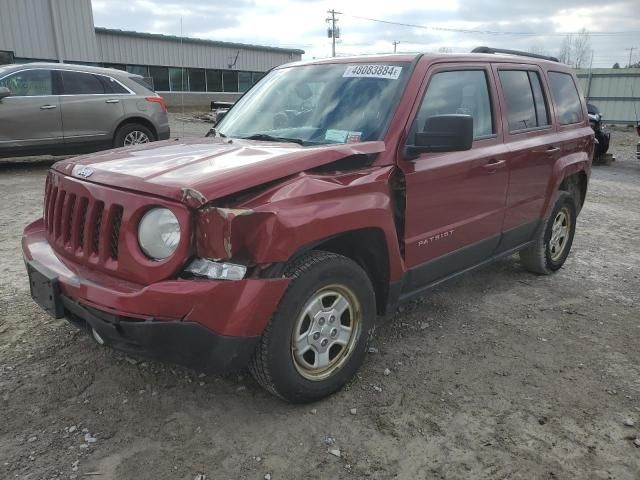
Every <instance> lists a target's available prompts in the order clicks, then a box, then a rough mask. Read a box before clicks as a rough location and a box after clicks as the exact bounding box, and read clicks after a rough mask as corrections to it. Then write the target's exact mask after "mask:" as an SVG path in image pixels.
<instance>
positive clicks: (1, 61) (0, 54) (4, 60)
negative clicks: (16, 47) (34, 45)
mask: <svg viewBox="0 0 640 480" xmlns="http://www.w3.org/2000/svg"><path fill="white" fill-rule="evenodd" d="M9 63H13V52H8V51H6V50H0V65H6V64H9Z"/></svg>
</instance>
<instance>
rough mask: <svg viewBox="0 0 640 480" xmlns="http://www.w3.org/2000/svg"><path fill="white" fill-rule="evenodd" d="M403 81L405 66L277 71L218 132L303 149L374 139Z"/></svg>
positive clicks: (327, 66)
mask: <svg viewBox="0 0 640 480" xmlns="http://www.w3.org/2000/svg"><path fill="white" fill-rule="evenodd" d="M234 73H235V72H234ZM408 76H409V64H407V63H401V64H400V63H394V64H372V65H365V64H325V65H307V66H301V67H285V68H279V69H276V70H273V71H272V72H271V73H269V74H268V75H267V76H266V77H265V78H263V79H262V80H261V81H260V82H259V83H258V84H257V85H256V86H255V87H253V88H252V89H251V90H249V92H247V93H246V94H245V96H244V97H242V98H241V99H240V100H239V101H238V103H237V104H236V105H235V106H234V107H233V108H232V109H231V110H230V111H229V113H228V114H227V115H226V116H225V117H224V119H223V120H222V121H221V123H220V125H219V127H218V132H219V133H220V134H222V135H225V136H227V137H236V138H251V137H257V138H262V139H268V138H265V136H269V137H271V138H276V140H281V141H287V140H294V141H297V142H298V143H302V144H303V145H321V144H329V143H355V142H361V141H370V140H379V139H381V138H382V137H383V136H384V134H385V133H386V129H387V126H388V124H389V122H390V120H391V117H392V115H393V112H394V109H395V106H396V103H397V98H398V96H399V95H400V94H401V93H402V91H403V90H404V86H405V84H406V80H407V78H408ZM225 89H226V82H225Z"/></svg>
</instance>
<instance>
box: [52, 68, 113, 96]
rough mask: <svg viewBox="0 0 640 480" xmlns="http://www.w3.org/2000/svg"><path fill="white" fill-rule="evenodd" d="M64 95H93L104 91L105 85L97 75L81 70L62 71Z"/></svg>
mask: <svg viewBox="0 0 640 480" xmlns="http://www.w3.org/2000/svg"><path fill="white" fill-rule="evenodd" d="M62 85H63V92H64V94H65V95H95V94H100V93H107V92H105V87H104V85H103V84H102V82H101V81H100V78H98V76H97V75H92V74H90V73H82V72H69V71H63V72H62Z"/></svg>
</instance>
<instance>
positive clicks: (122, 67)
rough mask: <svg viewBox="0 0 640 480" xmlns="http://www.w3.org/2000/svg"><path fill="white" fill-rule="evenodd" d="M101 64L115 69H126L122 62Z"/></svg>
mask: <svg viewBox="0 0 640 480" xmlns="http://www.w3.org/2000/svg"><path fill="white" fill-rule="evenodd" d="M102 66H103V67H104V68H113V69H115V70H124V71H125V72H126V71H127V66H126V65H125V64H124V63H103V64H102Z"/></svg>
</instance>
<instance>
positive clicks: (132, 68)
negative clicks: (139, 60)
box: [127, 65, 149, 77]
mask: <svg viewBox="0 0 640 480" xmlns="http://www.w3.org/2000/svg"><path fill="white" fill-rule="evenodd" d="M127 72H129V73H133V74H134V75H141V76H143V77H148V76H149V68H148V67H147V66H146V65H127Z"/></svg>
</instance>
